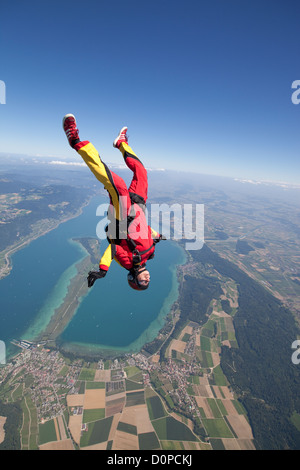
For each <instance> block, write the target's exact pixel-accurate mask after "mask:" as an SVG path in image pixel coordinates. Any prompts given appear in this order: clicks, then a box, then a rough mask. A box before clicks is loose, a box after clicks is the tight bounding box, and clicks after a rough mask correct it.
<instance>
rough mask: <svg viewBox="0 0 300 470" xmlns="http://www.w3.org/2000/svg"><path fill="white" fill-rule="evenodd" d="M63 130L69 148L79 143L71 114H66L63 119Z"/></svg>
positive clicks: (74, 120)
mask: <svg viewBox="0 0 300 470" xmlns="http://www.w3.org/2000/svg"><path fill="white" fill-rule="evenodd" d="M63 129H64V131H65V133H66V136H67V139H68V141H69V144H70V145H71V147H74V145H75V144H77V143H78V142H80V139H79V134H78V132H79V131H78V129H77V124H76V119H75V116H73V114H66V115H65V116H64V118H63Z"/></svg>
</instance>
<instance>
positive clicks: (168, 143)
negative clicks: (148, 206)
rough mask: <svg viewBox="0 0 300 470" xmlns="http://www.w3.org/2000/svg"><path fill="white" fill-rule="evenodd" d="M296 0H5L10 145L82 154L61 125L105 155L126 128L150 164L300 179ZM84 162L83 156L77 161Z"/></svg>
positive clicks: (2, 146) (10, 149)
mask: <svg viewBox="0 0 300 470" xmlns="http://www.w3.org/2000/svg"><path fill="white" fill-rule="evenodd" d="M299 13H300V6H299V4H298V5H297V2H294V1H286V0H283V1H278V0H273V1H272V2H270V1H267V0H260V1H257V0H252V1H244V0H226V1H224V0H215V1H208V0H207V1H203V0H198V1H196V0H193V1H190V0H187V1H185V2H179V1H176V0H175V1H169V0H166V1H162V0H160V1H158V0H153V1H151V2H150V1H148V2H146V1H141V0H139V1H137V0H133V1H131V0H128V1H127V2H126V1H124V0H123V1H119V0H110V1H109V2H104V1H102V0H98V1H94V0H86V1H84V2H83V1H76V0H75V1H74V0H73V1H69V0H66V1H57V0H52V1H51V2H50V1H48V0H45V1H42V2H41V1H33V0H27V1H24V0H16V1H8V0H2V1H1V4H0V57H1V62H0V64H1V66H0V80H3V81H4V82H5V84H6V104H1V105H0V152H7V153H24V154H29V155H45V156H46V155H53V156H55V157H62V156H66V157H71V156H72V157H73V156H74V157H76V158H77V156H76V154H75V153H74V151H73V150H72V149H71V148H70V147H69V146H68V144H67V141H66V138H65V135H64V133H63V131H62V127H61V121H62V117H63V116H64V114H66V113H73V114H75V115H76V117H77V121H78V127H79V130H80V137H81V138H82V140H90V141H92V142H93V143H94V145H95V146H96V147H97V148H98V150H99V152H100V155H101V156H102V158H103V160H104V161H106V162H113V163H118V162H120V161H121V160H120V157H121V155H120V153H119V152H118V151H117V150H116V149H114V148H113V147H112V141H113V139H114V138H115V136H116V134H117V132H118V131H119V129H120V127H122V126H123V125H127V126H128V128H129V131H128V133H129V139H130V144H131V145H132V148H133V149H134V150H135V151H136V153H137V154H138V155H139V156H140V157H141V158H142V160H143V162H144V163H145V165H146V166H148V167H158V168H161V167H164V168H173V169H175V170H181V171H192V172H200V173H208V174H216V175H225V176H233V177H241V178H246V179H251V178H252V179H265V180H274V181H287V182H294V183H299V184H300V159H299V154H300V152H299V150H300V105H297V106H296V105H294V104H293V103H292V101H291V96H292V93H293V91H294V90H292V88H291V86H292V83H293V81H294V80H300V70H299V40H300V33H299ZM78 158H79V157H78Z"/></svg>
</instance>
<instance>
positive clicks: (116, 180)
mask: <svg viewBox="0 0 300 470" xmlns="http://www.w3.org/2000/svg"><path fill="white" fill-rule="evenodd" d="M82 143H83V144H84V145H82V146H81V145H80V144H82ZM74 148H75V150H77V152H78V153H79V155H80V156H81V157H82V158H83V160H84V161H85V163H86V164H87V166H88V167H89V169H90V170H91V171H92V172H93V174H94V175H95V176H96V178H97V179H98V180H99V181H100V182H101V183H102V184H103V185H104V188H105V189H106V190H107V191H108V193H109V196H110V200H111V204H112V205H113V207H114V209H115V217H116V219H117V220H124V219H126V217H127V215H128V212H129V209H130V206H131V202H130V197H129V192H128V189H127V186H126V183H125V181H124V180H123V178H121V177H120V176H118V175H117V174H116V173H114V172H113V171H111V170H110V169H109V168H108V166H107V165H106V164H105V163H104V162H103V161H102V160H101V158H100V155H99V153H98V152H97V150H96V149H95V147H94V146H93V144H91V143H90V142H88V141H85V142H80V143H78V144H75V146H74ZM121 196H122V197H121Z"/></svg>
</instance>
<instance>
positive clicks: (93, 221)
mask: <svg viewBox="0 0 300 470" xmlns="http://www.w3.org/2000/svg"><path fill="white" fill-rule="evenodd" d="M105 202H107V200H106V199H104V198H103V197H99V196H98V197H94V198H93V199H92V200H91V202H90V203H89V205H88V206H86V207H85V208H84V209H83V211H82V214H81V215H80V216H78V217H76V218H74V219H71V220H69V221H67V222H64V223H62V224H60V225H59V226H58V227H57V228H56V229H55V230H52V231H51V232H49V233H47V234H46V235H44V236H42V237H40V238H38V239H37V240H34V241H32V242H31V243H30V244H29V245H27V246H26V247H25V248H24V249H22V250H20V251H18V252H17V253H15V254H14V255H13V257H12V263H13V269H12V271H11V273H10V275H9V276H7V277H6V278H4V279H2V280H1V281H0V298H1V314H0V315H1V324H0V339H1V340H2V341H4V342H5V343H6V345H7V350H8V351H9V350H11V349H12V346H10V345H9V342H10V341H11V340H12V339H13V338H16V339H20V338H26V339H29V340H30V339H34V338H35V336H36V335H37V334H39V333H40V332H41V331H42V330H43V328H44V327H45V326H46V325H47V323H48V322H49V319H50V318H51V316H52V314H53V313H54V311H55V309H56V308H57V307H59V306H60V305H61V303H62V301H63V299H64V297H65V295H66V292H67V288H68V285H69V283H70V280H71V279H72V277H74V275H75V274H76V268H75V265H76V263H78V261H80V259H82V258H83V257H84V256H85V255H86V252H85V250H83V248H82V247H81V246H80V245H79V244H78V243H74V242H73V241H72V238H73V237H85V236H91V237H95V236H96V225H97V223H98V222H100V220H101V218H100V217H97V216H96V208H97V206H98V205H99V204H103V203H105ZM106 246H107V242H106V240H101V246H100V251H101V253H103V251H104V249H105V247H106ZM101 253H99V260H100V257H101ZM185 259H186V257H185V252H184V250H182V249H181V248H180V247H179V246H178V245H177V244H175V243H174V242H172V241H169V240H167V241H162V242H160V243H159V244H157V246H156V252H155V258H154V259H153V260H151V261H149V262H148V263H147V267H148V268H149V271H150V274H151V285H150V287H149V289H148V290H147V291H144V292H137V291H134V290H132V289H130V288H129V287H128V284H127V271H126V270H125V269H123V268H121V267H120V266H119V265H118V264H117V263H115V262H113V263H112V265H111V267H110V269H109V272H108V274H107V276H106V277H105V278H104V279H100V280H97V281H96V282H95V284H94V286H93V287H92V288H91V289H89V291H88V294H87V295H86V296H84V298H82V299H81V303H80V305H79V307H78V309H77V311H76V313H75V315H74V316H73V318H72V320H71V321H70V322H69V324H68V325H67V327H66V328H65V330H64V332H63V333H62V335H61V337H60V338H59V340H60V342H61V343H63V345H64V347H65V348H67V349H69V350H75V351H78V350H81V349H82V350H83V351H86V350H88V351H90V350H97V349H101V350H104V349H105V350H112V351H122V352H127V351H128V352H134V351H138V350H139V349H140V348H141V347H142V346H143V344H145V343H146V342H148V341H152V340H153V339H154V338H155V336H156V335H157V333H158V331H159V330H160V328H161V327H162V326H163V324H164V319H165V317H166V315H167V314H168V312H169V310H170V307H171V305H172V304H173V302H174V301H175V300H176V299H177V296H178V282H177V278H176V266H177V265H179V264H183V263H184V262H185ZM95 268H97V266H95Z"/></svg>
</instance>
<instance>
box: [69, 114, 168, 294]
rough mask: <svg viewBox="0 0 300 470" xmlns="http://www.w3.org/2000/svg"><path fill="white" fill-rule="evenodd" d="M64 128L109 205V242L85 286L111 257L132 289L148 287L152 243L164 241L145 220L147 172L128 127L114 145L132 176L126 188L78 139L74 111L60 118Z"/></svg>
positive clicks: (89, 146)
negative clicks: (148, 267)
mask: <svg viewBox="0 0 300 470" xmlns="http://www.w3.org/2000/svg"><path fill="white" fill-rule="evenodd" d="M63 129H64V131H65V134H66V136H67V139H68V142H69V144H70V146H71V147H72V148H73V149H74V150H76V151H77V152H78V153H79V155H80V156H81V157H82V158H83V160H84V161H85V163H86V164H87V166H88V167H89V168H90V170H91V171H92V172H93V174H94V175H95V176H96V178H97V179H98V180H99V181H100V182H101V183H102V184H103V185H104V188H105V189H106V190H107V191H108V194H109V198H110V205H109V210H108V219H109V220H110V223H109V224H108V227H107V239H108V241H109V245H108V247H107V249H106V250H105V253H104V254H103V256H102V258H101V260H100V263H99V270H98V271H90V272H89V273H88V277H87V280H88V287H92V286H93V284H94V282H95V281H96V280H97V279H101V278H103V277H104V276H106V274H107V271H108V269H109V266H110V264H111V262H112V260H113V259H114V260H116V261H117V262H118V263H119V264H120V265H121V266H122V267H124V268H125V269H126V270H127V271H128V275H127V280H128V284H129V286H130V287H131V288H133V289H135V290H145V289H147V288H148V287H149V283H150V273H149V271H148V269H147V268H146V262H147V261H148V260H149V259H152V258H153V257H154V251H155V245H156V243H158V242H159V241H160V240H165V237H164V236H163V235H160V234H159V233H157V232H156V231H155V230H153V229H152V228H151V227H150V226H149V225H148V224H147V221H146V217H145V209H146V201H147V195H148V178H147V171H146V169H145V167H144V165H143V164H142V162H141V161H140V160H139V158H138V157H137V156H136V154H135V153H134V152H133V150H132V149H131V147H130V146H129V145H128V137H127V127H123V128H122V129H121V130H120V132H119V135H118V136H117V138H116V139H115V140H114V142H113V146H114V147H115V148H117V149H119V150H120V151H121V153H122V155H123V158H124V161H125V163H126V165H127V167H128V168H130V169H131V170H132V172H133V178H132V181H131V184H130V186H129V188H128V189H127V186H126V183H125V182H124V180H123V179H122V178H121V177H120V176H118V175H117V174H115V173H114V172H112V171H111V170H109V168H108V167H107V166H106V164H105V163H104V162H102V160H101V158H100V155H99V153H98V152H97V150H96V149H95V147H94V146H93V145H92V144H91V143H90V142H89V141H87V140H85V141H82V140H80V138H79V131H78V128H77V124H76V119H75V116H73V114H66V115H65V116H64V118H63Z"/></svg>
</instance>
